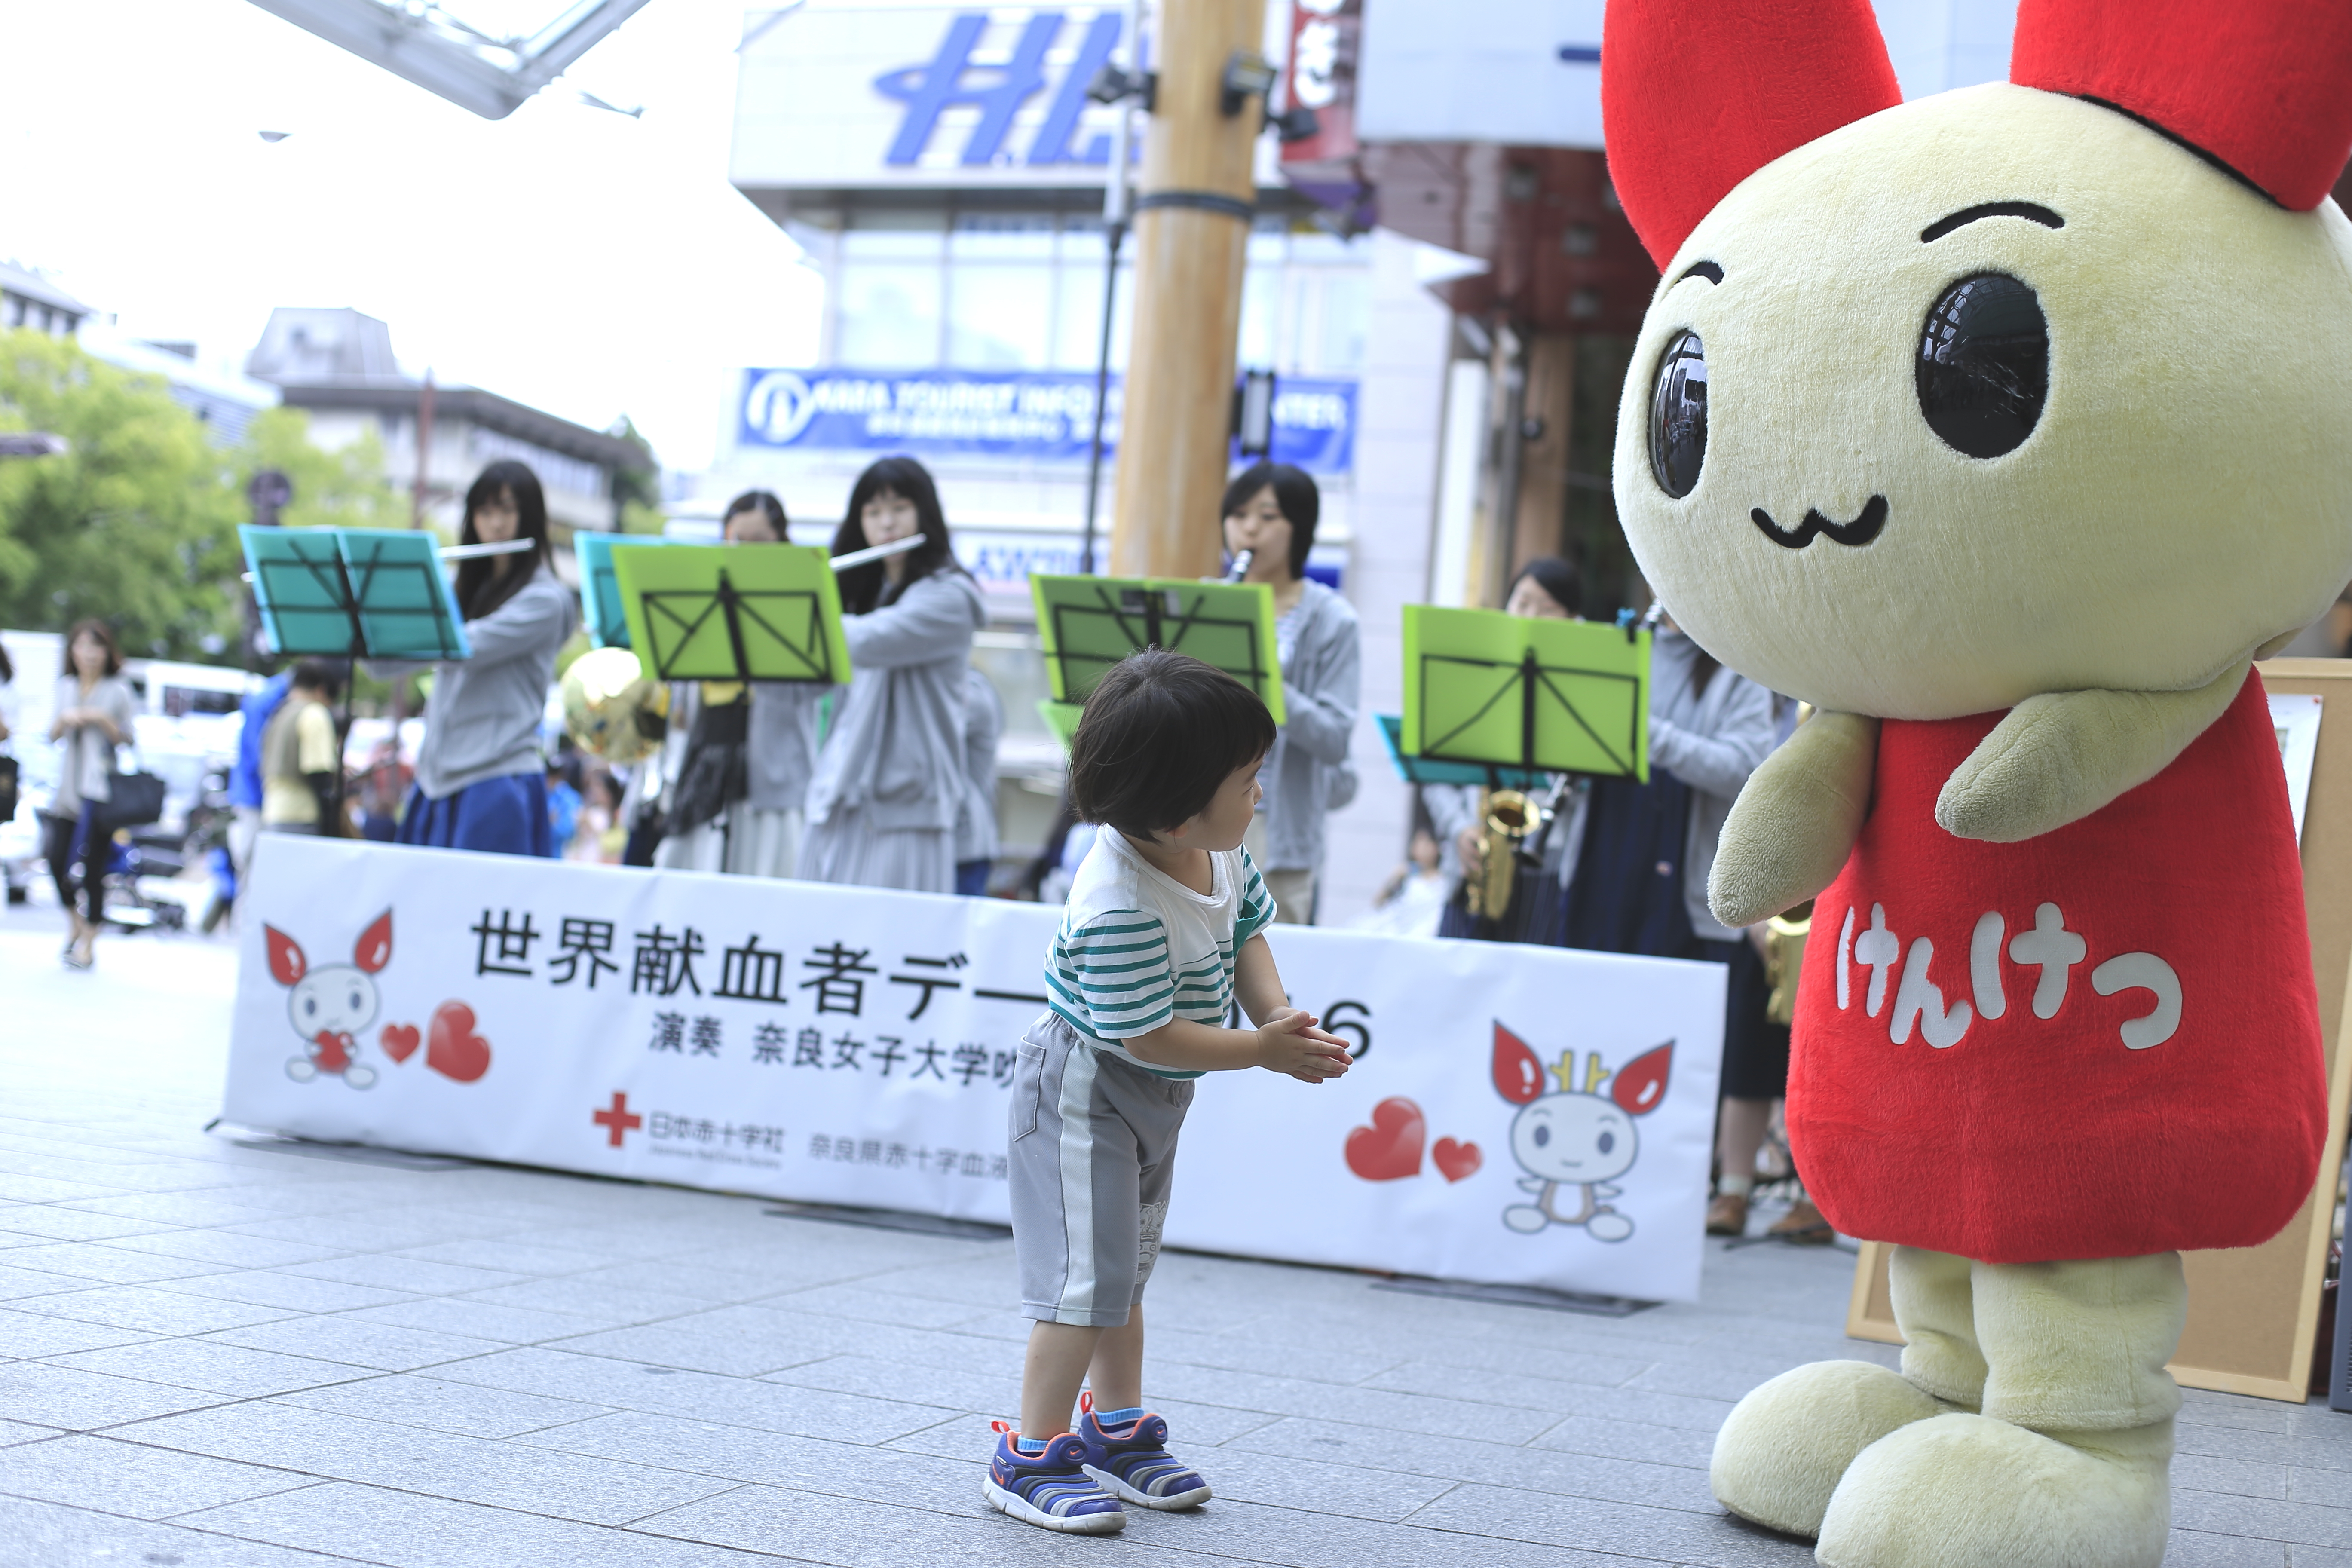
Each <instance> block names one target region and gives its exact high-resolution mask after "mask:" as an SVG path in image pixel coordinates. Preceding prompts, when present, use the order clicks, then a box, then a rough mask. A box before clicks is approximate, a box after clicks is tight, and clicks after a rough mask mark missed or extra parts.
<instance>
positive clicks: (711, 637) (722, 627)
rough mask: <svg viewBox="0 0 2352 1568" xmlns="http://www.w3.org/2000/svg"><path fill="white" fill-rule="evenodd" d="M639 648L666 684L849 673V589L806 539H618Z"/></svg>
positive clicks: (621, 578)
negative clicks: (845, 625) (844, 612)
mask: <svg viewBox="0 0 2352 1568" xmlns="http://www.w3.org/2000/svg"><path fill="white" fill-rule="evenodd" d="M612 560H613V572H614V580H615V582H616V584H617V585H618V586H619V588H620V592H621V598H622V602H623V604H624V605H625V608H626V611H627V616H628V629H629V645H630V646H631V647H634V648H635V649H636V650H637V657H638V658H639V659H640V660H641V661H642V662H643V663H644V664H645V665H646V669H647V673H649V674H651V675H652V676H653V677H654V679H657V680H739V681H740V680H789V681H800V682H803V683H809V684H815V685H824V686H831V685H837V684H839V683H841V682H843V681H845V680H847V679H849V642H848V639H847V638H846V637H844V636H843V635H842V630H841V589H840V586H839V584H836V583H835V579H834V574H833V566H832V563H831V562H830V561H829V560H828V559H827V557H826V555H825V552H824V551H823V550H821V549H817V548H815V547H814V546H809V545H800V544H663V545H654V544H650V543H645V544H640V543H637V542H625V543H620V544H616V545H614V547H613V549H612Z"/></svg>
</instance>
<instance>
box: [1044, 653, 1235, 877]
mask: <svg viewBox="0 0 2352 1568" xmlns="http://www.w3.org/2000/svg"><path fill="white" fill-rule="evenodd" d="M1273 747H1274V716H1273V715H1272V714H1270V713H1268V712H1267V711H1266V710H1265V703H1263V702H1261V701H1259V700H1258V698H1257V694H1256V693H1255V692H1254V691H1252V690H1251V689H1249V688H1248V687H1246V686H1244V685H1243V684H1242V683H1241V682H1240V681H1238V680H1235V679H1234V678H1233V677H1232V676H1230V675H1227V674H1226V673H1225V672H1224V671H1223V670H1222V669H1219V668H1215V667H1214V666H1213V665H1207V664H1203V663H1202V662H1201V661H1200V660H1199V659H1197V658H1192V657H1191V656H1189V655H1187V654H1181V653H1166V652H1163V651H1161V650H1160V649H1159V648H1146V649H1145V650H1144V651H1142V652H1141V653H1135V654H1129V656H1128V657H1127V658H1123V659H1121V660H1120V661H1119V662H1118V664H1117V665H1115V666H1113V667H1112V668H1111V671H1110V673H1109V674H1108V675H1106V676H1104V677H1103V678H1102V680H1101V682H1100V683H1099V684H1098V685H1097V686H1096V687H1095V689H1094V691H1093V693H1092V694H1091V695H1090V696H1088V697H1087V710H1086V712H1085V714H1084V715H1083V716H1082V717H1081V718H1080V719H1079V720H1078V731H1077V733H1076V735H1074V736H1072V737H1071V739H1070V804H1071V805H1072V806H1073V807H1074V808H1075V809H1076V812H1077V816H1078V820H1079V821H1081V822H1099V823H1102V824H1104V825H1105V826H1109V827H1115V828H1117V829H1118V831H1120V832H1121V833H1124V834H1127V835H1128V836H1129V837H1134V838H1150V837H1152V836H1153V835H1154V834H1157V833H1162V832H1165V831H1167V830H1168V829H1169V828H1171V827H1181V826H1183V825H1184V824H1185V823H1187V822H1189V821H1191V820H1192V818H1193V817H1196V816H1200V815H1201V813H1202V812H1203V811H1206V810H1207V809H1208V807H1209V803H1210V802H1211V801H1212V800H1213V799H1215V798H1216V794H1217V791H1218V790H1219V789H1220V788H1222V787H1223V784H1224V782H1225V781H1226V780H1227V779H1229V778H1231V777H1232V776H1233V775H1234V773H1236V772H1237V771H1239V770H1240V769H1243V768H1245V767H1248V766H1249V765H1250V764H1251V763H1255V762H1256V761H1257V760H1258V759H1259V758H1261V757H1263V756H1265V753H1266V752H1268V751H1270V750H1272V749H1273Z"/></svg>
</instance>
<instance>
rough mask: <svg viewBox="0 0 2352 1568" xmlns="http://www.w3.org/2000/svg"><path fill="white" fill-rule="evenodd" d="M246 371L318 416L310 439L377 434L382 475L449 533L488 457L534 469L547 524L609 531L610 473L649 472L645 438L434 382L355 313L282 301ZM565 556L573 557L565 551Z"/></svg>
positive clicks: (336, 440) (612, 515) (459, 522)
mask: <svg viewBox="0 0 2352 1568" xmlns="http://www.w3.org/2000/svg"><path fill="white" fill-rule="evenodd" d="M246 370H247V374H250V375H252V376H254V377H256V378H257V379H258V380H261V381H265V382H268V383H269V384H273V385H275V386H276V387H278V389H279V391H280V392H281V394H282V395H283V396H284V399H285V402H286V404H287V405H288V406H289V407H292V408H299V409H302V410H303V411H305V412H306V413H308V414H309V415H310V438H311V440H312V441H314V442H315V443H317V444H318V445H319V446H320V447H324V448H326V449H328V450H330V451H334V450H339V449H341V447H346V446H349V445H350V444H351V443H352V442H353V441H356V440H358V439H360V438H361V437H362V435H364V434H368V433H373V435H374V436H375V437H376V438H377V440H378V441H379V442H380V443H381V444H382V446H383V458H384V479H385V480H386V481H387V482H388V483H390V484H392V485H393V486H394V488H395V489H402V490H406V491H408V492H410V493H411V494H412V495H416V496H419V497H420V510H421V511H422V513H423V515H424V517H425V519H426V520H427V521H430V522H431V523H433V524H434V525H435V526H436V527H438V528H440V529H442V530H443V531H446V532H447V533H449V534H450V535H452V536H453V537H454V536H455V535H456V534H457V531H458V530H459V529H460V528H461V527H462V526H463V525H464V522H465V519H464V517H463V516H462V515H461V512H462V509H463V506H464V501H465V495H466V490H467V487H468V486H469V485H471V484H472V483H473V482H474V478H475V476H476V475H478V474H479V473H480V472H481V471H482V469H483V468H485V467H486V466H488V464H490V463H493V462H496V461H499V459H501V458H514V459H517V460H519V461H520V462H524V463H527V464H529V465H530V468H531V470H532V472H534V473H536V474H537V475H538V476H539V479H540V483H541V486H542V487H544V489H546V492H547V512H548V519H549V521H551V522H553V523H556V524H558V525H560V526H562V527H564V528H568V529H586V530H590V531H609V530H611V529H613V528H614V527H616V526H618V522H619V502H618V501H617V500H616V499H615V497H614V483H613V480H614V475H615V474H616V473H618V472H620V471H621V470H623V469H629V468H651V467H652V466H653V459H652V457H651V455H650V454H649V453H648V452H647V451H646V449H645V448H644V447H642V446H640V445H638V444H636V443H635V442H633V441H627V440H624V439H622V438H620V437H616V436H612V435H608V434H606V433H605V432H604V431H601V430H591V429H589V428H588V427H587V426H584V425H575V424H573V423H572V421H570V420H568V419H561V418H558V417H557V416H554V415H552V414H547V413H543V412H541V410H539V409H536V408H532V407H530V406H529V405H525V404H520V403H517V402H515V401H514V400H513V399H512V398H509V397H501V396H499V395H498V394H496V393H494V392H488V391H485V390H483V389H482V388H480V387H474V386H436V385H433V384H430V383H429V382H426V381H420V380H416V379H413V378H411V377H409V376H406V375H404V374H402V373H401V370H400V366H399V363H398V362H397V361H396V360H395V359H394V356H393V352H392V329H391V328H390V327H388V326H386V325H385V324H384V323H383V322H382V321H377V320H376V319H375V318H374V317H373V316H368V315H362V313H361V312H359V311H357V310H306V309H299V308H298V309H289V308H283V307H281V308H279V309H278V310H272V311H271V312H270V313H269V324H268V327H267V328H266V329H265V330H264V331H263V332H262V336H261V341H260V342H259V343H257V345H255V347H254V350H253V352H252V353H251V354H250V355H248V356H247V360H246ZM558 559H559V560H561V561H562V562H564V563H567V564H568V563H569V561H570V559H571V557H570V555H569V553H568V552H558Z"/></svg>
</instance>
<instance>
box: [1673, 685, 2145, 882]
mask: <svg viewBox="0 0 2352 1568" xmlns="http://www.w3.org/2000/svg"><path fill="white" fill-rule="evenodd" d="M2185 743H2186V742H2184V744H2185ZM1877 758H1878V721H1877V720H1875V719H1865V718H1864V717H1862V716H1861V715H1859V714H1855V713H1817V714H1815V715H1814V716H1813V717H1812V718H1811V719H1810V720H1808V721H1806V722H1805V723H1803V724H1801V725H1800V726H1798V729H1797V732H1796V733H1795V734H1794V735H1791V736H1790V738H1789V743H1788V744H1787V745H1785V746H1783V747H1781V748H1780V750H1779V751H1777V752H1773V753H1772V754H1771V755H1770V756H1769V757H1767V758H1765V759H1764V762H1763V764H1762V765H1761V766H1759V768H1758V769H1757V770H1756V772H1755V773H1753V774H1751V775H1750V776H1749V777H1748V787H1747V788H1746V789H1743V790H1741V791H1740V792H1739V799H1738V801H1737V802H1735V803H1734V804H1733V805H1732V807H1731V815H1730V816H1729V817H1728V818H1727V819H1726V820H1725V822H1724V825H1723V837H1722V839H1721V841H1720V842H1719V843H1718V845H1717V848H1716V852H1715V871H1714V873H1713V874H1712V875H1711V876H1709V877H1708V878H1707V881H1706V901H1707V904H1708V907H1709V908H1711V909H1713V910H1714V911H1715V918H1716V919H1717V920H1719V921H1722V922H1723V923H1724V924H1726V925H1728V926H1744V925H1753V924H1754V923H1755V922H1756V921H1760V920H1762V919H1764V918H1765V917H1766V916H1768V915H1777V914H1779V913H1780V911H1781V910H1785V909H1789V908H1791V907H1793V906H1794V905H1797V904H1801V903H1803V902H1804V901H1805V900H1807V899H1810V898H1811V897H1812V896H1813V895H1814V894H1815V893H1818V892H1820V891H1821V890H1822V889H1823V888H1826V887H1828V886H1829V885H1830V883H1831V882H1832V881H1833V880H1835V879H1836V877H1837V874H1838V872H1839V870H1840V869H1842V868H1843V867H1844V865H1845V858H1846V856H1847V855H1848V854H1850V853H1851V852H1852V851H1853V843H1854V840H1855V839H1856V838H1859V837H1861V836H1862V822H1863V818H1864V816H1867V815H1868V814H1869V811H1870V778H1871V770H1872V767H1873V764H1874V763H1875V762H1876V761H1877Z"/></svg>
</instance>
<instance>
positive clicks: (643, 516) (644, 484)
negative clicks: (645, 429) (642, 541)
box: [608, 414, 667, 533]
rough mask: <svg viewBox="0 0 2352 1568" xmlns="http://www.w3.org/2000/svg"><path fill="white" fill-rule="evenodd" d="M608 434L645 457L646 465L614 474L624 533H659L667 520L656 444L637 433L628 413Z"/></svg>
mask: <svg viewBox="0 0 2352 1568" xmlns="http://www.w3.org/2000/svg"><path fill="white" fill-rule="evenodd" d="M608 433H609V434H611V435H614V436H617V437H620V438H621V439H622V440H624V441H626V442H628V443H630V444H631V445H632V446H634V447H636V448H637V450H638V451H640V452H642V453H644V454H645V462H644V463H643V464H641V465H638V466H635V467H632V468H620V469H616V470H614V474H613V499H614V500H615V501H617V502H619V503H620V510H621V531H622V532H623V533H659V532H660V531H662V524H663V523H664V522H665V521H667V518H666V517H665V516H664V514H663V512H662V507H661V465H660V463H658V462H656V460H655V458H654V448H653V443H651V442H650V441H647V440H646V438H645V437H643V436H641V435H639V434H638V433H637V427H636V425H635V423H634V422H633V421H631V419H630V418H629V416H627V415H625V414H624V415H622V416H620V417H619V418H618V419H615V420H614V421H613V427H612V429H611V431H610V432H608Z"/></svg>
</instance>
